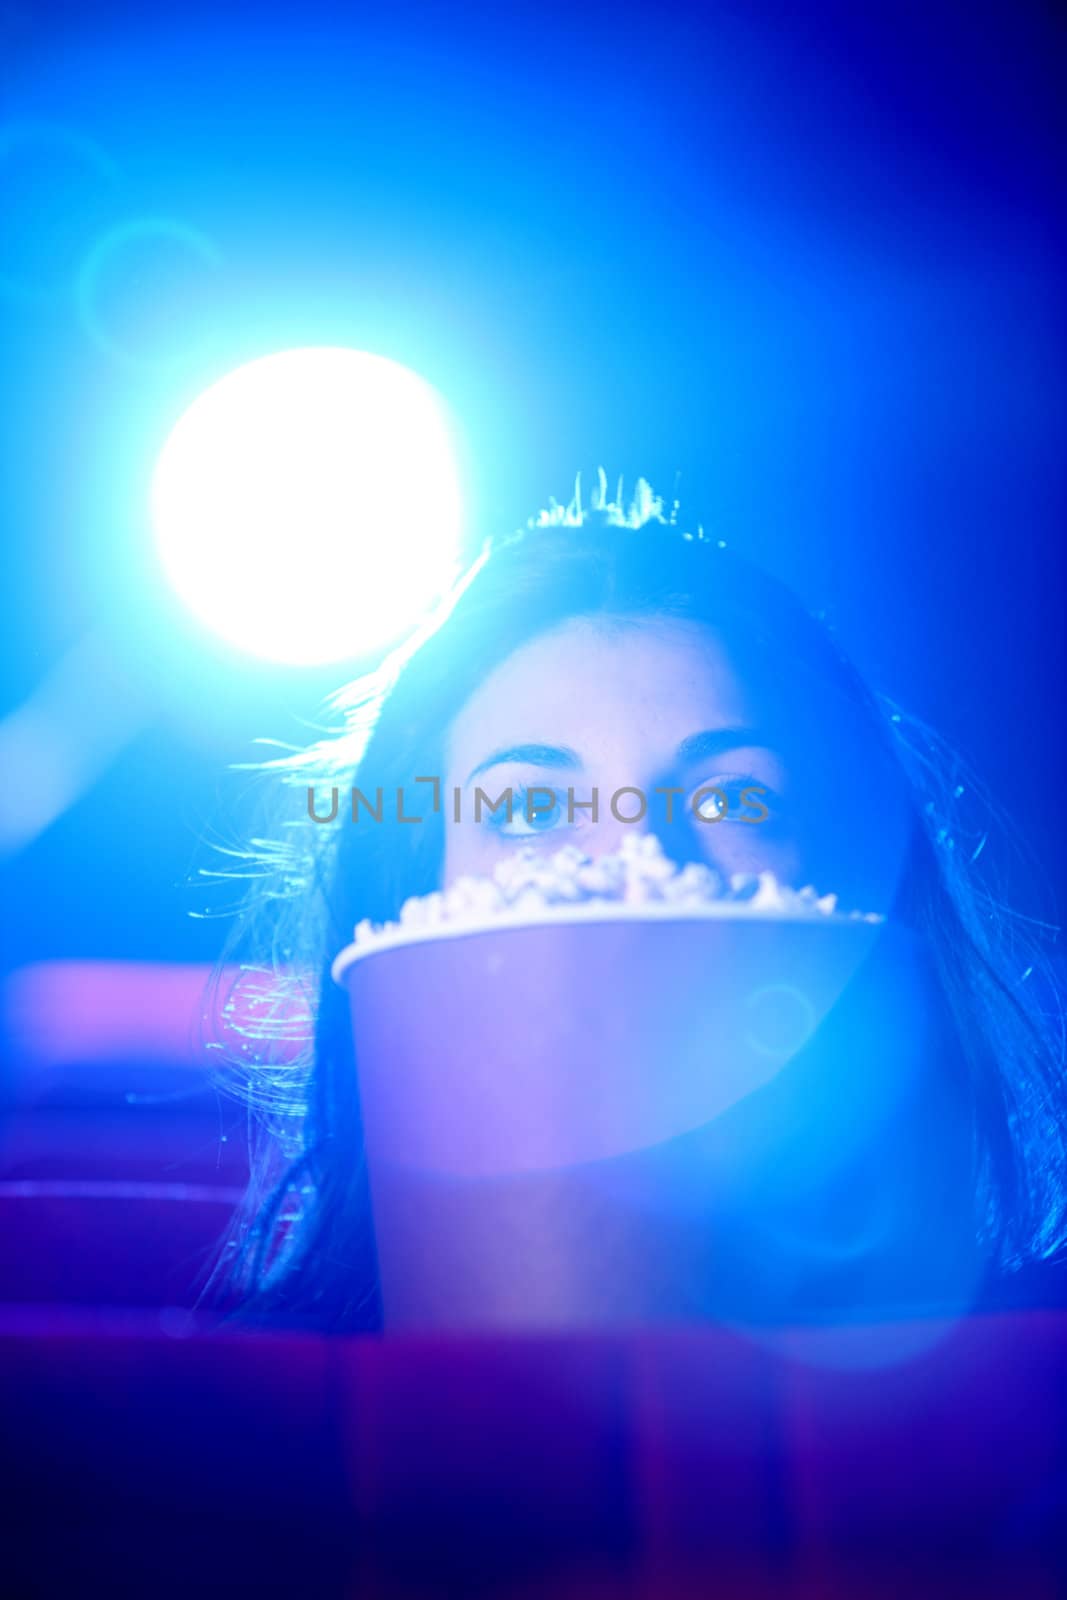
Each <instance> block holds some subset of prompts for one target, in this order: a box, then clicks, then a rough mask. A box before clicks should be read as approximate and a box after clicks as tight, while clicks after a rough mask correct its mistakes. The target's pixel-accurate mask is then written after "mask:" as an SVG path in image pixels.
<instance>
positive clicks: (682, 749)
mask: <svg viewBox="0 0 1067 1600" xmlns="http://www.w3.org/2000/svg"><path fill="white" fill-rule="evenodd" d="M749 745H760V746H761V747H762V748H763V749H765V750H773V749H775V748H776V746H775V744H774V742H773V740H771V739H770V738H769V737H768V735H767V734H766V732H764V731H763V730H761V729H760V728H705V730H704V731H703V733H691V734H690V735H689V737H688V739H683V740H682V742H681V744H680V745H679V746H678V749H677V752H676V756H677V759H678V762H679V763H680V764H681V763H684V762H688V761H706V760H707V759H708V758H709V757H714V756H721V755H722V754H723V752H724V751H726V750H742V749H745V748H747V747H748V746H749Z"/></svg>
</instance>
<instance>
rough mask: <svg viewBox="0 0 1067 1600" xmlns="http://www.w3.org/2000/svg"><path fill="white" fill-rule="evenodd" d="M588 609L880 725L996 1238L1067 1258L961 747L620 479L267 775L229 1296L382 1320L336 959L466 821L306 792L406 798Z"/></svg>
mask: <svg viewBox="0 0 1067 1600" xmlns="http://www.w3.org/2000/svg"><path fill="white" fill-rule="evenodd" d="M579 616H581V617H587V616H593V617H634V616H671V617H676V618H687V619H692V620H698V621H703V622H707V623H711V624H713V625H715V626H716V627H718V628H720V629H722V630H724V631H725V632H726V633H727V635H728V637H729V640H730V643H731V647H732V648H735V649H737V650H738V651H740V652H741V655H742V657H743V658H744V659H745V660H746V661H747V662H749V663H750V664H752V665H753V667H754V668H756V669H758V670H764V671H772V672H773V670H774V667H775V663H778V664H779V665H780V664H781V663H783V662H788V665H789V675H788V676H789V681H790V682H791V683H793V684H794V685H799V686H801V687H803V686H805V685H812V684H817V685H818V686H819V687H820V688H821V689H822V690H823V691H826V692H831V691H832V692H834V693H836V694H838V695H840V696H843V697H844V700H845V701H846V702H847V704H848V705H849V706H850V707H851V709H852V711H853V713H854V714H855V715H856V716H858V717H859V718H860V719H861V722H862V725H863V727H864V728H865V730H866V731H867V733H868V734H869V737H870V740H871V746H872V749H874V750H878V751H881V752H882V753H883V754H884V756H885V758H886V760H887V761H889V762H890V763H891V764H892V768H893V770H894V772H895V773H896V774H897V775H898V776H899V779H900V783H901V785H902V787H903V789H904V792H905V793H906V794H907V797H908V800H907V804H908V807H909V809H910V814H911V839H910V844H909V847H908V852H907V856H906V860H905V863H904V867H903V875H902V879H901V883H900V893H899V902H898V909H900V910H901V911H902V913H903V914H905V915H907V916H908V917H909V918H910V919H911V920H912V922H913V923H914V925H915V926H917V927H918V928H919V929H920V930H921V932H922V933H923V934H924V935H925V937H926V941H927V944H928V946H929V950H930V955H931V959H932V963H933V969H934V972H935V974H936V978H937V981H938V986H939V989H940V991H941V994H942V997H943V1001H944V1004H945V1008H946V1011H947V1015H948V1016H949V1018H950V1026H951V1028H952V1030H953V1032H954V1034H955V1037H956V1039H957V1040H958V1044H959V1050H960V1055H961V1060H962V1061H963V1062H964V1064H965V1069H966V1072H967V1076H968V1083H969V1094H970V1099H971V1103H972V1106H973V1136H974V1137H973V1148H974V1166H973V1171H974V1196H975V1229H976V1235H977V1238H978V1241H979V1243H980V1245H981V1247H982V1250H983V1252H984V1253H985V1255H986V1257H987V1259H988V1260H989V1261H990V1262H991V1263H992V1264H994V1265H995V1266H997V1267H999V1268H1001V1269H1009V1270H1010V1269H1012V1268H1016V1267H1018V1266H1020V1265H1022V1264H1024V1263H1029V1262H1033V1261H1037V1260H1040V1259H1044V1258H1047V1257H1049V1256H1051V1255H1053V1254H1055V1253H1056V1252H1058V1251H1059V1250H1061V1249H1062V1248H1063V1247H1064V1243H1065V1233H1067V1196H1065V1174H1067V1160H1065V1156H1067V1150H1065V1133H1064V1124H1063V1116H1062V1105H1063V1098H1062V1097H1063V1060H1062V1050H1061V1044H1060V1035H1059V1031H1058V1029H1057V1028H1054V1027H1053V1025H1052V1021H1051V1020H1050V1019H1049V1018H1048V1017H1047V1016H1045V1015H1044V1014H1042V1013H1041V1011H1039V1010H1038V1008H1037V1006H1036V1004H1035V1003H1034V1002H1033V1001H1032V1000H1031V998H1030V994H1029V990H1028V988H1027V987H1026V986H1025V984H1023V983H1022V982H1021V981H1020V975H1021V978H1026V977H1028V976H1029V973H1030V970H1031V969H1032V968H1034V967H1035V966H1038V965H1040V964H1041V963H1042V959H1043V958H1042V957H1041V955H1040V953H1039V952H1038V951H1037V950H1036V948H1035V947H1034V945H1033V942H1032V940H1031V938H1030V936H1029V932H1028V930H1027V928H1026V926H1025V921H1024V919H1020V918H1016V917H1015V916H1013V915H1012V914H1011V913H1010V912H1008V911H1007V910H1005V908H1004V906H1003V905H1002V904H1001V902H1000V899H999V896H998V895H997V894H995V893H994V892H993V890H992V889H991V888H990V887H989V886H988V883H987V882H986V881H984V880H980V879H979V878H978V875H977V860H978V858H979V857H980V856H981V854H982V849H981V844H982V843H984V839H983V840H982V841H981V843H979V844H978V846H977V848H976V849H972V848H971V846H970V845H969V844H968V845H966V847H964V846H965V836H964V835H962V834H961V832H960V817H959V812H960V806H959V802H960V800H961V798H962V797H963V796H964V793H965V790H970V791H973V790H975V789H976V788H977V786H976V785H975V784H974V781H973V779H968V781H967V782H966V783H964V782H961V770H962V769H961V766H960V763H959V761H958V758H956V757H955V756H953V755H952V753H951V752H949V751H948V750H947V748H946V747H945V746H944V745H943V744H941V742H940V741H939V740H938V739H937V738H936V737H935V736H934V735H933V734H932V733H931V731H930V730H929V729H928V728H926V727H924V726H922V725H921V724H919V723H917V722H916V721H915V720H914V719H909V718H907V717H906V716H905V715H904V713H903V712H901V711H900V710H899V709H898V708H897V707H896V706H895V705H893V704H892V703H891V702H890V701H888V700H886V699H884V698H881V697H878V696H876V695H874V694H873V693H872V692H871V691H870V690H869V689H868V688H867V686H866V685H865V683H864V682H863V681H862V679H861V678H860V676H859V674H858V673H857V671H856V670H855V668H854V667H853V666H852V665H851V663H850V662H849V661H848V660H847V659H846V657H845V656H844V654H843V653H842V651H841V650H840V648H839V647H838V644H837V642H836V639H835V637H834V635H833V633H832V631H830V630H829V629H828V628H827V627H826V626H825V624H824V623H823V622H822V621H820V620H818V619H816V618H814V617H812V616H811V615H810V614H809V613H808V612H807V611H806V610H805V608H804V607H803V606H802V605H801V603H800V602H799V601H798V599H797V598H796V597H795V596H794V595H793V594H792V593H791V592H790V591H789V590H788V589H787V588H786V587H785V586H784V585H782V584H781V583H779V582H778V581H777V580H775V579H774V578H772V577H771V576H769V575H768V574H767V573H765V572H763V571H761V570H759V569H758V568H756V567H754V566H752V565H751V564H749V563H748V562H746V561H745V560H743V559H742V558H740V557H738V556H736V555H734V554H733V552H731V551H729V550H727V549H726V548H725V547H724V546H723V544H722V542H721V541H718V540H715V539H711V538H708V537H706V536H705V535H704V534H703V532H702V531H700V530H697V531H696V532H694V533H689V532H685V531H683V530H682V529H681V528H680V527H679V526H678V522H677V514H676V509H675V511H674V512H671V513H670V514H665V512H664V508H663V505H662V502H660V501H659V500H658V499H657V498H656V497H655V496H654V495H653V494H652V492H651V490H650V489H649V488H648V486H647V485H645V484H639V485H638V491H637V495H636V498H635V500H634V502H633V504H632V505H631V506H630V507H629V508H628V509H627V510H624V509H623V506H622V496H621V493H620V495H619V498H618V500H617V501H616V502H615V503H609V502H608V499H607V495H606V493H605V490H604V484H603V479H601V485H600V490H599V493H598V495H596V496H594V503H593V505H592V507H590V508H588V509H586V510H583V508H582V506H581V503H580V500H579V499H578V497H577V496H576V498H575V501H573V502H572V503H571V505H570V506H568V507H566V508H563V507H560V506H557V505H555V504H553V506H552V507H551V509H550V511H549V512H547V513H543V514H542V515H541V517H540V518H538V519H537V520H536V521H533V522H531V524H529V525H528V526H527V528H526V529H524V530H522V531H521V532H520V533H518V534H515V535H511V536H508V537H505V538H503V539H500V540H497V541H495V542H493V543H491V544H490V545H488V546H487V547H486V548H485V549H484V550H483V552H482V554H481V556H480V557H479V559H478V561H477V562H476V563H475V564H474V566H473V567H472V568H471V570H470V571H469V572H468V573H467V574H466V576H465V577H464V578H463V580H462V581H461V582H460V584H459V585H458V586H457V587H456V589H455V590H454V591H453V593H452V594H451V595H450V596H449V598H448V600H447V602H446V603H445V605H444V606H443V607H442V608H441V609H440V611H439V613H438V614H437V615H436V616H435V617H434V618H433V619H432V620H431V622H430V624H429V625H428V626H427V627H426V628H424V629H423V630H422V631H421V632H420V633H419V634H418V635H417V636H416V637H415V638H413V639H411V640H410V641H408V642H407V643H406V644H405V645H404V646H403V647H401V648H400V649H399V650H397V651H396V652H394V654H393V655H392V656H390V657H389V658H388V659H387V660H386V661H385V662H384V663H383V665H382V666H381V667H380V668H379V669H378V670H377V671H376V672H374V673H372V674H369V675H367V676H365V677H363V678H360V679H358V680H357V681H356V682H354V683H352V684H349V685H348V686H347V687H346V688H344V689H342V690H341V691H340V692H339V693H338V694H337V695H336V696H334V697H333V699H332V701H331V702H330V706H331V711H332V713H333V714H334V715H335V716H336V718H337V724H338V725H337V727H336V729H335V731H333V732H331V733H330V734H329V735H328V736H327V737H324V738H321V739H319V740H317V741H316V742H314V743H313V744H311V745H310V746H309V747H308V748H306V749H303V750H292V751H289V752H288V753H286V754H285V755H283V756H281V757H279V758H276V759H273V760H271V761H269V762H267V763H264V764H263V767H264V770H265V771H266V772H267V773H268V774H269V775H270V776H271V777H273V778H274V779H275V780H277V779H279V778H280V779H282V780H283V781H284V785H285V789H284V793H285V795H286V796H287V798H288V800H289V801H290V802H291V804H290V808H289V812H288V815H287V816H286V817H285V818H284V819H282V823H281V825H280V826H275V828H274V830H273V832H272V833H264V834H263V835H261V836H260V837H257V838H256V839H254V840H253V841H252V843H251V845H250V846H249V848H248V850H247V851H246V853H245V856H246V859H245V863H244V865H243V867H241V868H239V869H236V870H235V871H233V872H232V873H231V874H230V875H232V876H241V875H244V876H247V877H248V878H249V879H250V880H251V882H250V886H249V889H248V892H247V894H246V897H245V899H244V903H243V905H242V907H241V911H240V915H239V917H238V919H237V922H236V925H235V927H234V931H233V934H232V937H231V939H230V940H229V943H228V947H227V949H226V951H225V953H224V957H223V961H222V963H220V969H219V971H220V974H221V973H222V972H223V971H227V972H231V973H232V972H233V971H234V968H235V965H236V966H237V967H238V974H237V978H236V979H235V980H231V981H230V987H229V988H228V989H227V990H226V991H225V994H224V995H221V996H220V998H221V999H222V1008H223V1010H224V1012H225V1014H226V1016H227V1018H228V1022H229V1027H228V1030H227V1032H228V1037H229V1040H230V1044H229V1046H228V1047H227V1048H226V1050H225V1057H224V1061H223V1064H222V1066H221V1069H220V1070H221V1077H222V1081H223V1082H224V1084H225V1087H226V1088H227V1089H228V1090H229V1091H230V1092H236V1093H238V1094H239V1095H240V1096H241V1097H242V1098H243V1100H244V1101H245V1102H246V1104H247V1106H248V1108H249V1122H250V1140H251V1163H252V1168H251V1171H252V1175H251V1181H250V1184H249V1188H248V1193H247V1196H246V1198H245V1202H244V1204H243V1206H242V1207H241V1208H240V1210H239V1212H238V1214H237V1216H236V1217H235V1219H234V1223H233V1227H232V1229H231V1231H230V1233H229V1235H228V1237H227V1239H226V1241H225V1245H224V1248H223V1250H222V1253H221V1256H220V1259H219V1263H218V1265H217V1267H216V1270H215V1273H214V1275H213V1278H212V1280H211V1283H210V1285H209V1291H208V1292H209V1294H210V1295H211V1296H212V1297H213V1298H215V1299H216V1301H221V1302H222V1303H224V1304H227V1305H230V1306H234V1305H238V1306H240V1307H241V1308H242V1313H243V1314H244V1315H248V1316H263V1317H268V1318H269V1317H272V1316H276V1317H281V1318H284V1319H286V1320H288V1321H290V1322H297V1323H304V1324H307V1325H309V1326H314V1327H316V1328H321V1329H323V1330H332V1331H351V1330H355V1329H361V1328H374V1327H376V1326H378V1323H379V1317H380V1308H379V1305H378V1296H377V1277H376V1268H375V1258H374V1240H373V1229H372V1219H371V1208H370V1198H369V1190H368V1185H367V1178H366V1170H365V1163H364V1159H363V1146H362V1136H361V1123H360V1111H359V1096H358V1082H357V1073H356V1064H355V1061H354V1059H353V1049H352V1043H351V1031H350V1026H349V1018H348V1012H347V998H346V995H345V993H344V992H343V991H342V990H341V989H340V988H339V987H338V986H337V985H335V984H334V983H333V982H332V980H331V978H330V973H329V966H330V962H331V960H332V958H333V957H334V956H335V955H336V954H337V952H338V951H339V950H340V949H341V948H342V946H343V945H345V944H347V943H348V942H349V941H350V939H351V937H352V930H353V926H354V924H355V922H356V921H357V920H358V919H361V918H370V919H371V920H373V921H385V920H388V919H392V918H395V917H396V916H397V914H398V911H399V908H400V906H401V904H402V902H403V901H404V900H405V899H407V898H408V897H409V896H412V895H421V894H425V893H428V892H430V891H431V890H432V889H434V888H436V887H438V880H439V874H440V868H441V857H442V849H443V832H442V824H441V821H440V819H439V818H438V819H437V820H436V821H435V819H434V818H433V817H432V816H431V817H427V819H426V820H425V822H424V823H423V825H421V826H419V827H401V828H396V827H393V828H390V827H385V826H375V827H367V828H360V827H353V826H337V827H324V826H318V825H316V824H315V823H314V822H312V821H311V820H310V819H309V818H308V817H307V814H306V810H305V808H304V799H305V791H306V790H307V788H308V787H309V786H311V785H321V784H325V785H327V786H331V787H332V786H338V787H339V788H340V786H346V787H347V786H350V785H352V784H353V783H354V782H355V781H356V775H357V773H358V772H366V773H369V774H371V778H370V780H369V781H372V782H373V784H374V785H375V786H376V787H377V786H379V785H380V786H382V787H383V789H384V791H385V793H386V794H388V793H389V792H390V788H391V786H395V787H400V786H401V785H403V784H405V783H407V784H409V783H410V782H411V781H412V778H413V777H414V776H417V775H419V774H433V773H439V772H441V771H442V770H443V759H442V758H443V748H444V740H445V737H446V734H447V730H448V728H449V725H450V723H451V722H452V720H453V718H454V717H455V716H456V714H457V713H458V712H459V710H460V709H461V707H462V706H463V705H464V703H465V702H466V701H467V699H468V698H469V696H470V695H471V693H472V692H473V690H474V689H475V688H476V687H477V685H478V684H479V683H481V682H482V681H483V680H484V678H485V677H486V675H487V674H488V673H489V671H491V670H492V668H494V667H495V666H496V665H498V664H499V663H500V662H501V661H502V660H504V659H505V658H506V657H507V656H508V655H510V654H511V652H512V651H514V650H515V649H516V648H517V647H518V646H520V645H521V644H523V643H524V642H526V641H528V640H530V639H533V638H535V637H536V636H538V635H540V634H542V633H543V632H545V631H547V630H548V629H550V628H552V627H554V626H555V625H557V624H559V623H561V622H564V621H566V620H567V619H570V618H574V617H579ZM783 692H784V690H783ZM294 791H295V792H294ZM297 796H299V802H298V800H297ZM276 798H277V789H276V785H275V786H274V794H273V800H274V801H276ZM983 864H986V863H983ZM833 887H835V888H836V887H839V885H837V884H835V885H833ZM1024 967H1025V968H1026V969H1027V971H1026V972H1024V971H1023V968H1024ZM1052 992H1054V990H1053V991H1052Z"/></svg>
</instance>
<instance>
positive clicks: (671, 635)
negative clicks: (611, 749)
mask: <svg viewBox="0 0 1067 1600" xmlns="http://www.w3.org/2000/svg"><path fill="white" fill-rule="evenodd" d="M758 701H759V696H758V695H757V693H756V691H755V686H754V685H752V684H750V683H746V682H745V681H744V678H743V677H742V674H741V672H740V670H739V668H738V666H737V665H736V664H735V661H734V659H733V656H732V654H731V651H730V650H729V648H728V646H727V644H726V641H725V640H724V639H723V638H722V636H721V635H720V634H719V633H717V632H716V630H715V629H713V628H711V627H708V626H706V625H703V624H700V623H694V622H688V621H685V620H679V619H675V618H669V617H664V618H642V619H639V620H631V619H626V618H623V619H618V620H616V619H604V620H601V619H599V618H598V619H591V618H575V619H573V620H572V621H569V622H566V623H564V624H562V625H560V626H559V627H557V628H554V629H552V630H551V631H550V632H548V633H545V634H541V635H540V636H539V637H537V638H536V639H533V640H531V641H529V643H527V644H525V645H523V646H521V647H520V648H519V649H518V650H516V651H515V652H514V653H513V654H512V655H511V656H509V657H508V658H507V659H506V660H505V661H503V662H502V663H501V664H500V666H498V667H497V668H496V669H494V671H493V672H491V673H490V674H489V676H488V677H487V678H486V679H485V681H484V682H483V683H482V684H481V685H479V687H478V689H477V690H476V691H475V693H474V694H473V695H472V696H471V698H470V699H469V700H468V702H467V704H466V705H465V706H464V707H463V709H462V710H461V712H460V713H459V715H458V716H457V717H456V719H455V721H454V723H453V725H452V729H451V734H450V739H449V747H450V754H451V756H452V759H453V761H454V763H455V764H456V765H462V764H463V761H464V760H465V759H466V757H467V756H468V755H469V756H470V757H471V760H472V761H476V760H478V759H480V758H481V755H482V754H483V753H484V752H483V749H482V747H483V746H488V745H492V744H494V743H496V742H499V741H502V740H504V739H508V740H512V741H514V740H517V739H531V740H534V739H536V740H542V741H547V740H549V739H551V740H552V741H553V742H557V743H560V744H567V745H570V746H572V747H574V748H575V749H578V750H579V751H580V750H581V748H582V746H583V745H585V746H590V747H593V748H595V747H596V745H597V744H598V743H599V742H602V741H603V740H604V739H605V738H609V737H611V736H612V735H614V734H615V733H617V732H618V731H619V730H621V729H625V730H628V731H629V732H630V733H631V734H635V735H639V734H641V733H644V735H645V737H646V738H655V740H656V741H657V742H663V743H665V744H669V743H671V742H672V741H673V742H675V743H677V742H679V741H680V740H681V739H683V738H685V737H686V736H687V735H688V734H690V733H692V732H693V731H694V730H695V729H697V728H701V729H703V728H713V727H718V726H748V725H751V724H753V723H754V722H755V721H757V720H758V713H759V711H760V706H759V704H758Z"/></svg>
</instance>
